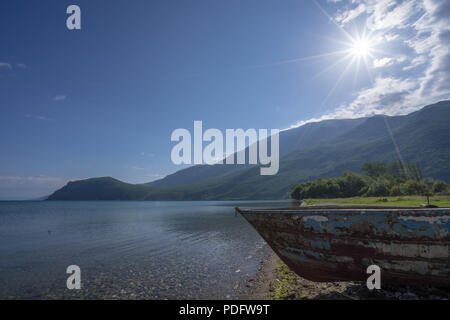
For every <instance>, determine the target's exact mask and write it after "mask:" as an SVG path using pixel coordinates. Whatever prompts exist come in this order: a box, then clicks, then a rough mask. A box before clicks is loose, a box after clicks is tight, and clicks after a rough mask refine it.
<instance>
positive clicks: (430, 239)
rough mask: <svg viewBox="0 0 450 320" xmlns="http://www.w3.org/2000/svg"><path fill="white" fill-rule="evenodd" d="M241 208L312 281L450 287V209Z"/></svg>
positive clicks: (294, 267) (282, 255)
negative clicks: (376, 278)
mask: <svg viewBox="0 0 450 320" xmlns="http://www.w3.org/2000/svg"><path fill="white" fill-rule="evenodd" d="M236 211H237V212H239V213H241V214H242V216H243V217H244V218H245V219H246V220H247V221H248V222H249V223H250V224H251V225H252V226H253V227H254V228H255V229H256V230H257V231H258V233H259V234H260V235H261V236H262V237H263V238H264V239H265V240H266V242H267V243H268V244H269V245H270V246H271V248H272V249H273V250H274V251H275V253H276V254H277V255H278V256H279V257H280V258H281V260H283V261H284V262H285V263H286V264H287V265H288V267H289V268H290V269H292V270H293V271H294V272H296V273H297V274H298V275H300V276H301V277H304V278H306V279H309V280H312V281H321V282H322V281H365V280H366V279H367V278H368V276H369V275H368V274H367V273H366V270H367V267H368V266H370V265H377V266H379V267H380V268H381V281H382V283H403V284H424V285H434V286H446V287H448V286H450V260H449V247H450V235H449V229H450V208H437V209H430V208H427V209H411V208H403V209H398V208H396V209H394V208H389V209H379V208H372V209H367V208H359V209H358V208H348V209H342V208H339V209H331V208H313V207H309V208H304V209H303V208H302V209H256V210H241V209H239V208H236Z"/></svg>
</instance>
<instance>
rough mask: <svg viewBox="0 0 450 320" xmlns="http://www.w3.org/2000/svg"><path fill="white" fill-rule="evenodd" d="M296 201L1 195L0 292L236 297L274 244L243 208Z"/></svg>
mask: <svg viewBox="0 0 450 320" xmlns="http://www.w3.org/2000/svg"><path fill="white" fill-rule="evenodd" d="M290 204H291V203H290V202H288V201H178V202H175V201H174V202H153V201H148V202H146V201H145V202H144V201H123V202H119V201H73V202H72V201H5V202H0V299H18V298H20V299H236V298H239V297H240V296H241V294H242V292H244V291H245V290H246V288H245V283H246V280H248V279H249V278H251V277H254V276H255V275H256V273H257V271H258V269H259V268H260V266H261V263H262V261H264V260H265V259H266V258H267V257H268V256H269V255H270V254H271V249H270V248H269V247H268V246H267V245H266V243H265V242H264V240H263V239H262V238H261V237H260V236H259V235H258V234H257V233H256V231H254V229H253V228H252V227H251V226H250V225H249V224H248V223H247V222H246V221H245V220H244V219H243V218H242V217H241V216H240V215H239V216H235V214H234V207H235V206H239V207H282V206H289V205H290ZM69 265H78V266H79V267H80V268H81V286H82V287H81V290H69V289H67V287H66V280H67V277H68V276H69V274H66V268H67V267H68V266H69Z"/></svg>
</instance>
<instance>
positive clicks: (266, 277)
mask: <svg viewBox="0 0 450 320" xmlns="http://www.w3.org/2000/svg"><path fill="white" fill-rule="evenodd" d="M246 286H247V288H248V290H247V292H246V293H244V294H243V296H242V297H241V299H244V300H449V299H450V288H434V287H417V286H400V285H385V286H383V285H382V289H380V290H373V291H370V290H368V289H367V287H366V286H365V284H364V283H358V282H350V281H342V282H314V281H309V280H307V279H304V278H302V277H300V276H298V275H296V274H295V273H294V272H292V271H290V270H289V268H288V267H287V266H286V265H285V264H284V263H283V262H282V261H281V260H280V259H279V258H278V256H277V255H276V254H275V253H274V252H273V251H272V253H271V255H270V256H269V258H268V259H267V260H266V261H264V262H263V264H262V266H261V268H260V270H259V271H258V273H257V275H256V276H255V277H253V278H251V279H249V280H247V284H246Z"/></svg>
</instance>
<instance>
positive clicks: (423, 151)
mask: <svg viewBox="0 0 450 320" xmlns="http://www.w3.org/2000/svg"><path fill="white" fill-rule="evenodd" d="M449 120H450V101H441V102H438V103H436V104H433V105H428V106H425V107H423V108H422V109H420V110H418V111H415V112H413V113H410V114H408V115H404V116H384V115H376V116H373V117H365V118H358V119H333V120H325V121H321V122H315V123H309V124H306V125H304V126H301V127H298V128H294V129H290V130H286V131H283V132H281V133H280V170H279V172H278V174H277V175H274V176H260V175H259V166H258V165H212V166H208V165H197V166H192V167H189V168H186V169H183V170H179V171H177V172H175V173H173V174H171V175H168V176H166V177H165V178H163V179H159V180H156V181H153V182H150V183H146V184H138V185H134V184H126V183H124V182H122V183H123V185H122V184H120V182H121V181H119V180H117V179H114V180H109V179H106V178H93V179H103V182H102V183H100V181H102V180H97V181H96V183H94V185H95V190H94V189H92V183H93V181H95V180H91V179H87V180H80V181H76V182H70V183H68V184H67V185H66V186H64V187H63V188H61V189H59V190H57V191H56V192H55V193H53V194H52V195H50V197H49V200H75V199H77V200H95V199H96V198H100V200H244V199H245V200H246V199H255V200H259V199H280V198H286V197H287V196H288V194H289V190H290V188H291V187H292V185H293V184H295V183H297V182H302V181H306V180H308V179H312V178H318V177H327V176H330V177H332V176H340V175H341V174H342V171H345V170H352V171H357V172H358V171H359V168H360V167H361V165H362V163H364V162H368V161H387V162H390V161H396V160H399V159H401V160H404V161H407V162H417V163H418V164H419V166H420V167H421V169H422V171H423V173H424V175H425V176H427V177H431V178H435V179H439V180H444V181H447V182H450V126H449V125H448V121H449ZM105 179H106V180H105ZM110 179H113V178H110ZM89 190H90V191H89Z"/></svg>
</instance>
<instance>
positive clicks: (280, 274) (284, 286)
mask: <svg viewBox="0 0 450 320" xmlns="http://www.w3.org/2000/svg"><path fill="white" fill-rule="evenodd" d="M276 276H277V279H276V281H274V283H273V284H272V287H271V292H272V293H271V295H270V297H269V299H270V300H286V299H289V298H290V299H292V298H296V294H295V291H294V292H293V290H292V289H291V288H292V287H295V286H296V285H297V277H296V276H295V274H294V273H293V272H292V271H291V270H290V269H289V268H288V266H287V265H285V264H284V263H283V262H282V261H281V260H280V261H279V266H278V267H277V269H276Z"/></svg>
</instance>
